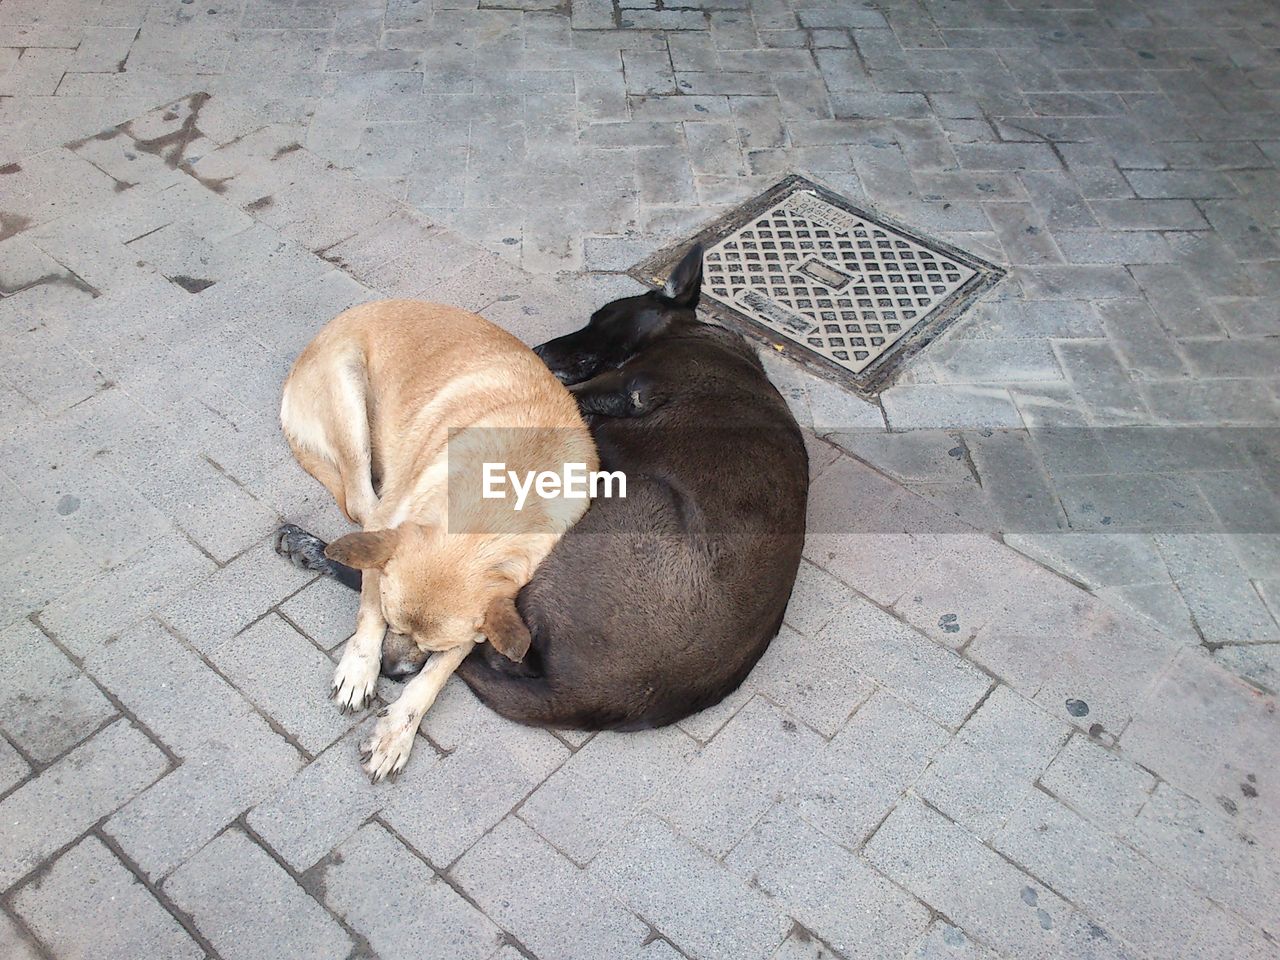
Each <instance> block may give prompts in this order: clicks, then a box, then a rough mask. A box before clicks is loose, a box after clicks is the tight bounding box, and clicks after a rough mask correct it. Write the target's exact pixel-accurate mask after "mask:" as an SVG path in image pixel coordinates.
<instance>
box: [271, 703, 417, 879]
mask: <svg viewBox="0 0 1280 960" xmlns="http://www.w3.org/2000/svg"><path fill="white" fill-rule="evenodd" d="M371 724H372V721H369V722H367V723H366V724H365V725H364V727H363V728H362V729H359V730H354V731H352V732H351V734H349V735H348V736H346V737H344V738H343V739H341V740H339V741H338V742H337V743H335V744H334V745H333V746H331V747H330V748H329V749H328V750H326V751H324V753H322V754H320V755H319V756H318V757H316V758H315V759H314V760H313V761H311V763H309V764H307V765H306V766H305V767H303V768H302V769H301V770H299V771H298V773H297V774H296V775H295V776H294V777H293V778H292V779H291V780H289V781H288V782H287V783H284V784H283V785H281V786H280V787H279V789H278V790H276V791H275V792H274V793H273V794H271V795H270V796H268V797H266V798H265V799H263V800H262V801H261V802H260V803H259V804H258V805H257V806H256V807H254V808H253V810H251V811H250V812H249V817H248V821H247V822H248V824H249V826H250V827H251V828H252V829H253V831H254V833H255V834H256V835H258V836H259V837H261V838H262V840H263V842H265V843H266V844H267V845H268V846H270V847H271V849H272V850H274V851H275V852H276V853H277V854H278V855H279V856H280V857H281V858H282V859H283V860H284V861H285V862H286V863H288V864H289V865H290V866H291V867H293V868H294V869H295V870H297V871H299V872H302V871H305V870H308V869H310V868H311V867H313V866H314V865H315V864H316V863H317V862H319V861H320V860H321V859H323V858H324V856H325V855H326V854H327V853H329V851H330V850H332V849H333V848H334V847H336V846H337V845H338V844H339V843H340V842H342V841H343V840H344V839H346V838H347V837H348V836H350V835H351V834H353V833H354V832H355V831H356V829H357V828H358V827H359V826H360V824H362V823H364V822H365V821H366V820H367V819H368V818H369V817H370V816H372V815H373V814H374V813H377V811H378V810H379V809H381V807H382V804H383V802H384V801H385V796H384V795H383V794H380V793H379V792H377V791H376V790H375V789H374V787H373V786H371V785H370V783H369V778H368V776H366V775H365V774H364V772H363V771H362V770H361V769H360V763H359V743H360V741H361V739H362V738H363V737H365V736H367V735H368V733H369V732H370V729H371ZM415 762H417V763H418V764H419V766H422V765H425V764H429V762H430V761H429V760H428V759H427V758H426V757H425V756H418V757H415Z"/></svg>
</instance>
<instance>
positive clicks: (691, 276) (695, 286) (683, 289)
mask: <svg viewBox="0 0 1280 960" xmlns="http://www.w3.org/2000/svg"><path fill="white" fill-rule="evenodd" d="M701 294H702V244H700V243H695V244H694V245H693V246H692V247H690V248H689V252H688V253H686V254H685V255H684V256H683V257H681V259H680V262H679V263H677V264H676V265H675V267H674V268H673V269H672V271H671V276H669V277H667V285H666V286H665V287H663V289H662V295H663V296H664V297H666V298H667V299H668V300H670V301H672V303H674V304H675V305H676V306H677V307H687V308H689V309H690V310H692V309H693V308H694V307H696V306H697V305H698V298H699V297H700V296H701Z"/></svg>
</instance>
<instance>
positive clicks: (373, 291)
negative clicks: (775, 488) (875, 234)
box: [0, 0, 1280, 960]
mask: <svg viewBox="0 0 1280 960" xmlns="http://www.w3.org/2000/svg"><path fill="white" fill-rule="evenodd" d="M483 7H484V8H483V9H477V8H476V5H475V3H474V0H472V2H471V3H468V2H467V0H436V2H434V3H433V2H432V0H391V2H386V3H384V2H383V0H360V2H350V0H342V2H337V0H324V2H310V0H296V2H276V0H271V2H267V0H197V2H190V3H188V2H184V0H172V2H170V0H159V2H144V0H102V2H97V0H76V2H71V0H4V2H0V412H2V413H3V415H2V416H0V491H2V492H3V494H4V502H5V508H4V509H3V510H0V548H2V549H0V956H4V957H6V958H8V957H15V958H19V957H46V958H47V957H56V958H71V957H94V958H114V957H120V958H129V960H133V958H137V957H141V956H146V957H148V958H159V957H168V956H180V957H195V958H199V957H205V956H208V957H221V958H224V960H233V958H247V960H262V958H274V957H281V958H295V957H296V958H308V960H310V958H320V957H323V958H327V957H334V958H346V957H373V956H376V957H382V958H395V957H414V958H422V957H441V958H449V960H457V958H471V957H474V958H477V960H486V958H501V960H516V958H519V957H525V958H529V957H535V958H540V960H554V958H574V960H577V958H598V957H609V958H613V957H631V956H636V957H642V958H645V960H660V958H662V960H665V958H675V957H688V958H711V957H724V958H731V960H749V958H787V960H796V958H810V960H812V958H818V957H833V956H835V957H844V958H849V960H852V958H862V957H865V958H875V960H883V958H897V957H919V958H954V960H961V958H964V960H969V958H978V957H992V956H1003V957H1009V958H1016V960H1023V958H1035V957H1064V958H1066V957H1070V958H1096V960H1112V958H1118V957H1130V958H1153V960H1154V958H1158V960H1170V958H1181V960H1202V958H1230V960H1251V958H1260V957H1274V956H1278V955H1280V947H1278V946H1277V941H1276V937H1277V936H1280V909H1278V908H1277V904H1280V867H1278V866H1277V863H1278V862H1280V860H1278V858H1277V854H1280V801H1277V799H1276V798H1277V796H1280V775H1278V774H1277V770H1280V719H1278V717H1277V713H1276V700H1275V695H1276V692H1277V690H1280V656H1278V655H1277V653H1278V651H1280V626H1277V623H1276V615H1277V614H1278V613H1280V609H1278V608H1280V537H1277V536H1276V535H1275V531H1276V530H1277V527H1276V522H1277V521H1278V520H1280V515H1278V514H1277V499H1276V498H1277V495H1278V494H1280V439H1277V436H1278V434H1277V426H1278V423H1277V421H1278V420H1280V393H1278V390H1280V378H1278V377H1277V370H1278V369H1280V252H1278V247H1277V236H1276V229H1277V227H1278V226H1280V175H1278V174H1277V170H1276V167H1275V164H1276V163H1277V162H1280V57H1278V56H1277V52H1276V51H1277V47H1278V46H1280V13H1277V11H1276V10H1275V8H1274V5H1269V4H1266V3H1264V2H1261V0H1244V2H1237V3H1234V4H1210V3H1207V2H1178V3H1160V4H1157V3H1146V4H1142V3H1134V2H1125V0H1061V2H1047V3H1044V2H1039V3H1035V4H1024V3H1021V2H1017V0H1010V2H1003V0H1002V2H969V3H949V2H941V0H937V2H934V0H919V2H914V0H883V2H881V3H878V4H873V3H851V2H840V3H833V2H823V0H794V2H791V0H751V2H747V0H710V2H707V3H680V4H668V3H661V4H660V3H656V2H655V3H647V2H645V0H624V2H622V3H620V4H616V5H615V4H612V3H610V2H605V0H572V2H571V3H567V4H558V3H556V2H555V0H513V2H507V3H487V2H486V3H484V4H483ZM516 8H519V9H516ZM117 125H118V126H117ZM789 172H802V173H806V174H808V175H810V176H813V177H815V178H816V179H819V180H822V181H823V182H825V183H827V184H829V185H830V186H832V187H833V188H835V189H838V190H840V191H841V192H843V193H845V194H847V195H848V196H850V197H851V198H852V199H854V200H855V201H856V202H860V203H863V204H867V205H871V206H874V207H876V208H878V209H880V210H883V211H884V212H885V213H887V214H889V215H891V216H894V217H896V218H898V219H900V220H902V221H905V222H907V223H909V224H911V225H913V226H915V227H916V228H917V229H919V230H922V231H924V232H926V233H931V234H933V235H935V236H939V237H941V238H943V239H946V240H948V241H950V242H952V243H955V244H957V245H959V246H961V247H964V248H966V249H969V250H972V251H974V252H975V253H978V254H981V255H983V256H985V257H988V258H990V259H992V260H994V261H996V262H999V263H1002V264H1004V265H1007V266H1008V267H1009V268H1010V277H1009V279H1008V280H1006V281H1005V282H1004V283H1003V284H1002V285H1001V286H1000V287H998V288H997V289H996V290H995V291H994V293H993V295H992V296H991V297H989V298H988V300H987V302H985V303H984V304H983V305H982V306H980V307H979V308H977V309H976V310H975V311H974V312H973V313H972V314H971V315H970V316H969V317H968V318H967V319H965V320H962V321H961V322H959V323H957V324H956V325H955V327H954V328H953V329H952V332H951V333H950V334H949V335H948V336H947V337H946V338H945V339H944V340H943V341H940V342H937V343H935V344H933V345H932V346H931V347H930V348H929V349H928V350H927V351H925V352H924V353H923V354H921V356H920V357H918V358H917V359H916V360H915V361H914V362H913V363H912V364H911V366H910V368H909V370H908V372H907V375H906V377H905V378H904V379H903V380H901V381H900V382H899V384H898V385H897V386H894V387H892V388H891V389H889V390H888V391H886V392H885V393H884V394H883V395H882V396H881V397H880V399H879V402H878V403H868V402H865V401H862V400H859V399H856V398H854V397H851V396H849V395H848V394H845V393H843V392H842V391H840V390H838V389H836V388H834V387H832V386H830V385H828V384H825V383H823V382H820V381H817V380H813V379H811V378H809V377H807V376H805V375H803V374H801V373H799V372H798V371H796V370H794V369H793V368H790V367H789V366H787V365H786V364H784V363H781V362H779V361H776V360H771V366H770V369H771V371H773V373H774V374H775V377H776V379H777V381H778V383H779V385H780V386H781V387H782V388H783V389H784V390H785V391H786V392H787V394H788V396H789V397H790V398H791V399H792V400H793V401H794V405H795V408H796V411H797V414H798V416H799V417H800V418H801V419H802V420H803V421H804V422H805V423H806V424H807V425H811V426H812V428H813V432H814V434H815V435H816V436H815V438H814V440H813V452H814V457H813V462H814V474H815V480H814V488H813V500H814V504H813V516H812V520H811V529H812V531H813V533H812V536H811V537H810V540H809V544H808V547H807V550H806V557H807V562H806V564H805V566H804V568H803V571H802V576H801V581H800V585H799V588H798V592H797V596H796V598H795V601H794V603H793V605H792V608H791V610H790V611H789V614H788V617H787V626H786V627H785V628H784V630H783V632H782V635H781V636H780V637H779V638H778V640H777V641H776V643H775V644H774V646H773V648H772V649H771V651H770V653H769V654H768V656H767V657H766V659H765V660H764V661H763V662H762V663H761V665H760V667H759V668H758V669H757V670H756V671H755V672H754V673H753V674H752V676H751V678H750V679H749V681H748V683H747V685H746V686H745V687H744V689H743V690H742V691H740V692H739V693H737V694H735V695H734V696H733V697H731V698H730V699H729V701H728V702H726V703H725V704H724V705H722V706H721V707H718V708H716V709H713V710H711V711H708V712H707V713H705V714H702V715H699V716H696V717H694V718H691V719H690V720H689V721H687V722H685V723H682V724H680V725H678V726H677V727H673V728H669V729H665V730H661V731H655V732H651V733H645V734H630V735H625V736H623V735H597V736H594V737H588V736H585V735H580V734H574V733H565V734H558V735H557V734H551V733H548V732H545V731H534V730H528V729H524V728H518V727H513V726H512V725H510V724H507V723H505V722H502V721H499V720H497V719H496V718H494V717H493V716H492V715H490V714H488V713H487V712H486V711H485V710H484V709H483V708H481V707H480V706H479V705H478V704H477V703H476V702H475V701H474V699H473V698H471V697H470V695H469V694H468V693H467V692H466V690H465V688H464V687H462V686H461V685H460V684H457V683H454V684H450V686H449V687H448V688H447V690H446V692H445V694H444V695H443V696H442V698H441V700H440V702H439V703H438V704H437V705H436V707H435V708H434V709H433V711H432V712H431V713H430V714H429V716H428V718H427V721H426V723H425V725H424V729H423V733H424V735H425V737H426V738H427V741H428V742H427V743H425V744H423V745H422V746H421V747H420V748H419V749H417V750H416V751H415V753H414V756H413V759H412V761H411V762H410V765H409V768H408V770H407V771H406V773H405V775H404V776H403V777H402V778H401V780H400V781H399V782H398V783H396V784H391V785H382V786H380V787H377V788H374V787H371V786H369V785H368V783H367V782H366V781H365V780H364V779H363V778H362V777H361V776H360V775H359V770H358V763H357V758H356V748H355V743H356V742H357V741H358V740H359V738H360V737H361V735H362V731H363V730H364V729H365V728H366V727H367V726H368V725H369V718H368V716H367V715H361V716H356V717H343V716H342V715H340V714H339V713H338V712H337V711H336V710H335V709H334V708H333V707H332V705H331V704H330V703H329V702H328V701H327V700H326V699H325V693H326V691H327V689H328V680H329V676H330V673H331V670H332V662H333V659H334V651H335V649H340V647H341V644H342V642H343V641H344V640H345V636H346V633H347V631H348V628H349V627H350V625H351V618H352V614H353V611H354V597H353V596H352V595H350V594H348V593H345V592H343V591H342V590H340V589H339V588H337V587H336V586H334V585H333V584H331V583H327V582H313V581H311V580H310V579H309V578H307V577H305V576H303V575H301V574H300V573H299V572H297V571H295V570H293V569H292V568H290V567H288V566H287V565H285V564H283V563H282V562H280V561H279V560H278V559H277V558H276V557H275V556H274V555H273V554H272V553H271V550H270V544H269V534H270V532H271V530H272V529H273V528H274V526H275V525H276V523H277V522H278V521H279V520H280V519H281V518H287V519H290V520H293V521H296V522H299V523H302V524H304V525H306V526H308V527H310V528H312V529H315V530H317V531H318V532H321V533H322V534H330V535H331V534H333V533H336V532H338V531H339V530H341V529H342V527H341V524H340V523H339V521H338V519H337V516H336V510H335V509H334V507H333V506H332V504H331V503H329V502H327V496H326V495H324V494H323V491H321V490H319V489H318V487H317V486H316V485H315V484H314V483H312V482H311V481H310V480H309V479H308V478H306V477H305V476H304V475H302V474H301V472H300V471H299V470H298V469H297V468H296V467H295V466H294V464H293V462H292V460H291V458H290V457H289V456H288V453H287V450H286V448H285V445H284V443H283V441H282V439H281V438H280V437H279V435H278V427H277V425H276V422H275V410H276V407H277V402H278V389H279V383H280V381H281V379H282V377H283V374H284V371H285V370H286V369H287V366H288V364H289V363H290V362H291V360H292V358H293V356H294V355H295V354H296V353H297V351H298V349H299V348H300V347H301V345H302V344H303V343H305V342H306V341H307V339H309V337H310V336H311V334H312V332H313V331H314V330H315V329H316V327H317V326H318V325H319V324H320V323H322V322H323V321H324V320H326V319H328V318H329V317H330V316H332V315H333V314H334V313H336V312H337V311H339V310H340V309H342V308H343V307H345V306H347V305H349V304H352V303H355V302H359V301H362V300H366V299H370V298H373V297H375V296H379V295H392V294H394V295H414V296H418V295H420V296H425V297H430V298H434V299H441V300H448V301H450V302H454V303H458V304H460V305H463V306H466V307H470V308H473V309H479V310H482V312H484V313H485V314H486V315H487V316H489V317H491V318H492V319H494V320H495V321H497V322H499V323H501V324H503V325H505V326H507V327H508V328H509V329H511V330H513V331H514V332H515V333H517V334H518V335H520V336H522V337H524V338H525V339H527V340H529V341H530V342H534V341H537V340H540V339H543V338H545V337H547V336H549V335H551V334H554V333H559V332H563V331H564V330H566V329H569V328H572V327H574V326H576V325H578V324H579V323H580V322H581V321H582V319H583V318H584V317H585V316H586V314H587V313H588V312H589V311H590V309H592V307H594V306H596V305H599V304H600V303H601V302H603V301H604V300H606V299H608V298H610V297H612V296H615V295H617V294H618V293H619V292H620V291H624V290H628V289H634V288H635V284H634V282H633V281H631V280H629V279H627V278H626V277H625V276H622V275H621V273H620V271H622V270H624V269H625V268H627V267H629V266H630V265H631V264H632V263H634V262H636V261H637V260H639V259H641V258H642V257H643V256H647V255H648V254H649V253H651V252H652V251H653V250H654V249H655V248H657V247H658V246H661V245H663V244H666V243H669V242H672V241H673V240H676V239H678V238H679V237H681V236H685V235H687V234H688V233H690V232H691V231H692V230H693V229H694V228H695V227H696V226H698V225H700V224H702V223H704V222H706V221H708V220H709V219H711V218H713V217H714V216H716V215H718V214H719V213H720V212H722V211H723V210H725V209H727V208H728V207H729V206H731V205H732V204H735V203H738V202H740V201H742V200H745V199H747V198H748V197H750V196H751V195H753V194H754V193H756V192H758V191H759V190H761V189H762V188H764V187H765V186H768V185H770V184H772V183H773V182H775V181H776V180H777V179H779V178H780V177H781V176H782V175H783V174H785V173H789ZM1135 427H1159V428H1162V429H1161V430H1160V431H1159V432H1157V433H1156V434H1155V435H1154V439H1153V438H1152V435H1151V434H1146V435H1142V434H1139V433H1137V432H1135V429H1134V428H1135ZM1226 428H1230V429H1226ZM886 429H888V430H890V431H893V432H892V433H887V432H886ZM903 431H911V432H907V433H904V432H903ZM855 530H857V531H860V532H857V533H855V532H852V531H855ZM1116 530H1119V531H1120V532H1113V531H1116ZM1215 530H1219V531H1222V532H1214V531H1215ZM1268 531H1270V532H1268ZM388 692H389V691H385V690H384V691H383V693H384V694H386V693H388Z"/></svg>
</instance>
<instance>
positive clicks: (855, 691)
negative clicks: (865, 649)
mask: <svg viewBox="0 0 1280 960" xmlns="http://www.w3.org/2000/svg"><path fill="white" fill-rule="evenodd" d="M856 658H857V651H856V649H855V648H852V647H850V646H849V645H848V643H847V638H846V637H843V636H841V635H839V634H834V633H827V632H819V633H818V634H816V635H814V636H803V635H801V634H799V633H797V632H796V631H794V630H792V629H790V628H789V627H786V626H784V627H783V628H782V630H781V631H780V632H779V633H778V636H777V637H775V638H774V640H773V642H772V643H770V645H769V649H768V650H766V651H765V655H764V656H763V657H761V659H760V662H759V663H758V664H757V665H756V667H755V669H754V670H753V671H752V674H751V676H750V678H748V681H747V685H748V686H749V687H750V688H751V689H753V690H758V691H759V692H760V693H762V694H764V695H765V696H766V697H768V698H769V700H770V701H772V702H773V703H775V704H777V705H778V706H780V707H782V708H783V709H785V710H786V711H787V712H788V713H790V714H791V715H792V716H793V717H795V718H796V719H797V720H800V721H802V722H804V723H806V724H807V725H808V726H810V727H812V728H813V729H814V730H816V731H818V732H819V733H821V734H822V735H823V736H828V737H829V736H832V735H833V734H835V732H836V731H837V730H839V729H840V727H842V726H843V725H844V722H845V720H847V719H848V717H849V715H850V714H852V713H853V711H854V710H856V709H857V708H858V705H859V704H861V703H862V702H863V701H864V700H865V699H866V698H867V697H869V696H870V695H871V693H872V691H873V690H874V689H875V684H873V683H872V682H871V681H870V680H869V679H868V678H867V677H865V676H862V675H859V674H853V673H851V671H850V670H849V667H850V665H851V664H852V663H854V662H856Z"/></svg>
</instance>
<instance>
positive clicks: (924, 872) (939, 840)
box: [866, 799, 1071, 957]
mask: <svg viewBox="0 0 1280 960" xmlns="http://www.w3.org/2000/svg"><path fill="white" fill-rule="evenodd" d="M866 856H867V859H868V861H869V862H870V863H871V865H872V866H874V867H875V868H877V869H878V870H880V871H881V872H882V873H884V874H885V875H887V876H888V877H889V878H890V879H891V880H894V881H896V882H897V883H899V884H901V885H902V886H904V887H906V889H908V890H910V891H911V892H912V893H914V894H915V895H916V896H917V897H919V898H921V899H922V900H924V901H925V902H926V903H928V904H930V905H931V906H933V907H934V908H935V909H937V910H940V911H941V912H942V913H944V914H945V915H946V916H947V917H949V918H950V919H951V921H952V922H953V923H958V924H959V925H960V926H961V927H962V928H963V929H964V930H966V931H970V932H972V933H973V934H974V935H976V936H978V937H980V938H981V939H983V940H989V941H990V942H992V943H999V944H1001V945H1002V948H1003V949H1004V950H1005V951H1008V952H1013V953H1016V955H1017V956H1020V957H1055V956H1058V955H1059V953H1058V950H1059V949H1060V944H1059V933H1058V931H1059V930H1061V928H1062V927H1063V925H1064V924H1065V923H1066V921H1067V918H1068V917H1069V916H1070V913H1071V908H1070V906H1069V905H1068V904H1067V903H1066V902H1065V901H1063V900H1062V899H1061V898H1059V897H1058V896H1056V895H1055V894H1053V893H1052V892H1051V891H1049V890H1047V889H1046V888H1044V887H1043V886H1042V885H1041V884H1039V883H1037V882H1036V881H1035V880H1034V879H1032V878H1031V877H1030V876H1028V875H1027V874H1025V873H1023V872H1022V871H1021V870H1019V869H1018V868H1017V867H1015V866H1014V865H1013V864H1011V863H1009V861H1007V860H1005V859H1003V858H1002V857H1000V856H999V855H998V854H997V853H995V852H994V851H992V850H991V849H989V848H987V847H985V846H983V845H982V844H981V843H980V842H979V841H978V840H977V838H975V837H974V836H973V835H972V834H969V833H967V832H966V831H965V830H963V829H962V828H960V827H958V826H956V825H955V824H953V823H951V822H950V821H948V820H946V819H945V818H944V817H943V816H942V815H941V814H938V813H935V812H934V811H932V810H930V809H929V808H928V807H926V806H925V805H924V804H923V803H921V802H920V801H919V800H915V799H908V800H906V801H904V802H903V803H902V804H900V805H899V806H898V808H897V809H896V810H895V811H894V812H893V814H891V815H890V817H889V819H888V820H886V821H885V823H884V825H883V826H882V827H881V828H880V829H879V830H878V831H877V832H876V835H875V836H874V837H872V838H871V841H870V842H869V843H868V844H867V847H866Z"/></svg>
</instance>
